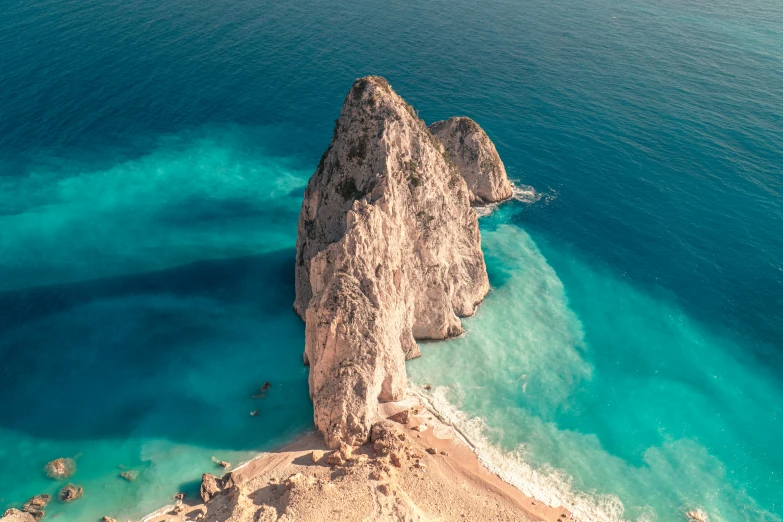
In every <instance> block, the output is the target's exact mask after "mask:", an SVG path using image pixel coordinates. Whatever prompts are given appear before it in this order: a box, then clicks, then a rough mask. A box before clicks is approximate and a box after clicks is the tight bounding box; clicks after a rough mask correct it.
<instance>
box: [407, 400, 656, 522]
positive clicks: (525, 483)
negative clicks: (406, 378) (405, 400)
mask: <svg viewBox="0 0 783 522" xmlns="http://www.w3.org/2000/svg"><path fill="white" fill-rule="evenodd" d="M410 391H411V392H412V393H413V394H414V395H416V396H417V397H418V398H419V399H421V401H422V402H423V403H424V404H425V406H427V408H428V409H429V410H430V411H431V412H432V413H433V415H435V417H437V418H438V419H439V420H440V421H441V422H443V423H444V424H447V425H449V426H451V427H452V428H454V430H455V431H456V432H457V434H458V435H459V437H460V439H461V440H462V441H463V442H464V443H465V444H466V445H467V446H468V447H469V448H470V449H471V450H472V451H473V453H475V454H476V456H477V457H478V459H479V462H481V464H482V465H483V466H484V467H486V468H487V469H488V470H489V471H491V472H492V473H494V474H495V475H497V476H498V477H500V478H501V479H502V480H503V481H504V482H506V483H508V484H510V485H511V486H513V487H515V488H516V489H518V490H520V491H521V492H522V493H523V494H525V495H526V496H528V497H531V498H534V499H536V500H537V501H540V502H542V503H544V504H546V505H548V506H550V507H564V508H566V509H568V510H569V511H570V512H571V513H572V514H573V516H574V519H575V520H577V521H579V522H627V520H626V519H624V518H623V517H622V513H623V511H624V507H623V504H622V502H621V501H620V499H619V498H617V497H616V496H615V495H589V494H587V493H583V492H580V491H573V490H572V489H571V485H570V477H569V476H568V475H566V474H565V473H564V472H562V471H558V470H552V472H551V474H544V473H542V472H539V471H536V470H534V469H533V468H532V466H531V465H530V464H528V463H527V462H525V461H524V460H523V459H522V457H521V455H519V454H518V453H511V454H506V453H504V452H502V451H501V450H500V449H498V448H495V447H494V446H493V445H492V444H490V443H489V442H488V441H487V440H486V439H485V438H484V436H483V434H482V433H481V432H482V431H483V426H484V421H483V419H480V418H476V419H473V420H469V419H468V418H467V415H466V414H465V413H464V412H462V411H460V410H458V409H457V408H455V407H454V406H453V405H452V404H451V403H449V402H448V401H447V400H446V399H445V398H443V397H440V398H437V399H436V401H437V403H438V406H437V407H436V403H435V402H434V401H433V400H431V399H430V397H428V396H427V395H425V394H424V393H422V392H421V391H419V390H418V389H416V388H413V385H411V387H410ZM460 420H464V421H466V422H468V423H472V424H474V425H475V426H474V427H475V430H471V431H476V433H468V431H467V430H466V429H465V428H462V427H461V426H459V425H458V424H459V421H460ZM639 522H641V520H640V521H639Z"/></svg>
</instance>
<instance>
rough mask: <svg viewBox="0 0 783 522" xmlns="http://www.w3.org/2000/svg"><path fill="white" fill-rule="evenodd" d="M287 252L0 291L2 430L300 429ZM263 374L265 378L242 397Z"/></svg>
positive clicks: (235, 444) (214, 433) (275, 435)
mask: <svg viewBox="0 0 783 522" xmlns="http://www.w3.org/2000/svg"><path fill="white" fill-rule="evenodd" d="M294 256H295V252H294V250H293V249H290V250H280V251H275V252H270V253H265V254H262V255H256V256H249V257H242V258H235V259H224V260H212V261H201V262H196V263H191V264H187V265H183V266H179V267H175V268H170V269H166V270H160V271H155V272H149V273H143V274H133V275H128V276H121V277H113V278H107V279H100V280H92V281H85V282H79V283H73V284H63V285H53V286H47V287H39V288H28V289H24V290H16V291H10V292H5V293H2V294H0V379H1V382H2V392H3V396H4V397H3V401H1V402H0V426H2V427H3V428H7V429H11V430H16V431H20V432H24V433H28V434H30V435H34V436H37V437H42V438H48V439H60V440H76V439H85V440H91V439H93V440H95V439H107V438H118V439H127V438H129V437H137V438H147V437H158V438H166V439H168V440H173V441H178V442H184V443H188V444H193V445H198V446H204V447H222V448H226V449H237V450H246V449H247V450H251V449H256V448H258V447H259V446H260V445H264V444H265V443H268V442H269V441H274V440H282V439H285V437H287V436H292V435H294V434H295V433H297V432H298V431H300V430H301V429H306V428H308V427H310V425H311V424H312V405H311V403H310V401H309V395H308V389H307V369H306V368H305V367H304V366H303V365H302V359H301V351H302V348H303V345H304V327H303V324H302V322H301V320H300V319H299V318H298V317H297V316H296V315H295V314H294V313H293V311H292V303H293V298H294V278H293V267H294ZM265 381H270V382H271V383H272V388H271V389H270V390H269V392H268V393H267V394H266V396H265V397H264V398H263V399H258V398H257V399H253V398H252V395H253V394H254V393H256V392H257V390H258V387H259V386H260V385H261V384H263V382H265ZM253 410H259V415H258V416H255V417H251V416H249V415H248V412H250V411H253Z"/></svg>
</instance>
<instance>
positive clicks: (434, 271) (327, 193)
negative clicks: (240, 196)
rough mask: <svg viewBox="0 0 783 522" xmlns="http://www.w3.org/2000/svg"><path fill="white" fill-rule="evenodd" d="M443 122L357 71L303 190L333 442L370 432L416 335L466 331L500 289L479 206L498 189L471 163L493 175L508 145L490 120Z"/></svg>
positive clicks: (300, 272) (314, 329) (317, 403)
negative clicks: (485, 126)
mask: <svg viewBox="0 0 783 522" xmlns="http://www.w3.org/2000/svg"><path fill="white" fill-rule="evenodd" d="M449 121H451V120H449ZM469 121H470V120H469ZM446 123H448V122H446ZM473 125H475V124H473ZM453 127H454V129H455V131H454V132H455V133H456V132H463V131H462V130H461V129H462V128H463V125H462V124H457V125H455V126H453ZM475 127H476V128H478V126H477V125H476V126H475ZM471 128H472V127H471ZM479 130H480V128H479ZM439 132H440V133H441V134H442V136H443V137H442V138H440V139H439V138H438V137H436V136H435V135H434V134H433V133H432V132H431V131H430V129H428V128H427V126H426V124H425V123H424V122H423V121H422V120H421V119H419V117H418V116H417V114H416V112H415V111H414V109H413V108H412V107H411V106H410V105H408V104H407V103H406V102H405V101H404V100H403V99H402V98H401V97H400V96H399V95H398V94H397V93H395V92H394V91H393V90H392V88H391V86H390V85H389V83H388V82H387V81H386V80H385V79H383V78H380V77H377V76H370V77H366V78H361V79H359V80H356V82H355V83H354V84H353V87H352V88H351V91H350V92H349V93H348V96H347V97H346V98H345V103H344V105H343V108H342V111H341V112H340V118H339V119H338V120H337V123H336V125H335V129H334V135H333V137H332V143H331V145H329V148H328V149H327V150H326V152H325V153H324V155H323V157H322V158H321V161H320V163H319V165H318V168H317V169H316V171H315V173H314V174H313V176H312V177H311V178H310V181H309V183H308V185H307V189H306V190H305V197H304V202H303V204H302V210H301V214H300V216H299V230H298V239H297V259H296V301H295V303H294V309H295V310H296V312H297V313H298V314H299V315H300V316H302V317H303V318H304V320H305V323H306V330H305V331H306V334H305V353H304V359H305V363H306V364H309V365H310V377H309V384H310V395H311V397H312V399H313V404H314V410H315V414H314V415H315V424H316V426H317V427H318V428H319V429H320V430H321V431H322V432H323V433H324V436H325V438H326V443H327V444H328V445H329V446H330V447H333V448H336V447H339V446H340V444H341V443H346V444H350V445H358V444H362V443H364V442H366V441H367V439H368V437H369V434H370V426H371V425H372V423H373V421H374V420H376V417H377V411H378V402H379V401H382V402H385V401H395V400H400V399H402V398H403V396H404V393H405V388H406V386H407V377H406V373H405V360H406V359H410V358H412V357H416V356H418V355H420V351H419V347H418V345H417V344H416V341H415V339H446V338H449V337H454V336H456V335H459V334H460V333H461V332H462V325H461V322H460V319H459V318H460V317H466V316H469V315H472V314H473V313H474V312H475V310H476V307H477V306H478V304H479V303H480V302H481V301H482V299H483V298H484V296H485V295H486V294H487V292H488V290H489V281H488V278H487V271H486V265H485V264H484V256H483V254H482V251H481V237H480V235H479V228H478V221H477V218H476V214H475V212H474V211H473V209H472V208H471V206H470V203H471V200H473V201H478V200H481V201H486V199H485V197H484V192H481V195H479V196H477V195H474V194H472V193H471V191H470V190H469V188H468V185H467V184H466V182H465V179H464V177H463V176H464V175H465V172H468V174H467V175H468V176H469V177H470V179H471V180H472V181H471V184H472V185H475V186H477V187H484V186H485V184H484V183H483V182H482V181H481V179H480V178H481V176H482V175H492V176H499V175H500V174H499V173H498V171H497V169H495V170H492V171H490V170H488V169H487V168H485V165H486V162H485V161H484V160H483V159H484V158H486V157H491V156H492V154H494V157H497V152H496V151H495V148H494V146H493V145H492V143H491V142H490V141H489V139H488V138H486V139H484V138H485V137H486V134H484V133H483V131H481V133H480V135H479V139H475V138H469V139H465V137H464V136H463V139H462V140H460V136H457V135H456V134H455V135H454V136H451V135H450V134H449V131H448V130H447V129H446V128H442V129H441V128H439ZM463 134H464V133H463ZM467 135H470V136H473V135H476V132H475V131H473V134H466V136H467ZM482 136H483V137H482ZM452 138H453V139H452ZM442 139H446V141H447V142H448V143H449V147H448V149H447V147H444V144H443V142H442V141H441V140H442ZM461 147H462V148H470V151H481V152H476V153H475V154H473V152H468V153H464V154H463V153H461V152H460V150H461ZM485 148H491V151H490V153H487V154H485V153H484V152H485V151H484V150H483V149H485ZM455 153H456V154H457V155H458V156H459V159H458V162H457V164H455V163H454V162H453V161H452V159H451V154H455ZM474 156H475V161H473V162H472V163H471V160H470V158H471V157H474ZM497 161H498V162H499V158H498V159H497ZM483 165H484V166H483ZM500 166H501V168H502V163H500ZM458 167H459V168H458ZM460 168H461V169H463V172H461V171H460ZM502 175H503V178H504V179H505V170H502ZM474 182H475V183H474ZM505 183H508V180H507V179H505ZM495 184H496V185H498V183H495ZM482 190H483V189H482Z"/></svg>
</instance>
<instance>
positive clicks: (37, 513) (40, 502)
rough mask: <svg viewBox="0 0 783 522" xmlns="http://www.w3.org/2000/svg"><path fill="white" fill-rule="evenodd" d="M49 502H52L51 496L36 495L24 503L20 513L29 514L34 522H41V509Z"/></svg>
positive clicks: (42, 514)
mask: <svg viewBox="0 0 783 522" xmlns="http://www.w3.org/2000/svg"><path fill="white" fill-rule="evenodd" d="M50 500H52V496H51V495H46V494H44V495H36V496H34V497H32V498H31V499H29V500H28V501H27V502H25V503H24V505H23V506H22V511H24V512H25V513H29V514H31V515H32V516H33V518H34V519H35V520H41V519H42V518H43V517H44V514H45V513H44V511H43V509H44V508H45V507H46V505H47V504H49V501H50Z"/></svg>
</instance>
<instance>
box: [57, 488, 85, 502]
mask: <svg viewBox="0 0 783 522" xmlns="http://www.w3.org/2000/svg"><path fill="white" fill-rule="evenodd" d="M83 495H84V488H83V487H81V486H76V485H74V484H67V485H65V486H63V488H62V489H61V490H60V494H59V495H58V498H59V499H60V502H73V501H74V500H78V499H80V498H82V496H83Z"/></svg>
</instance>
